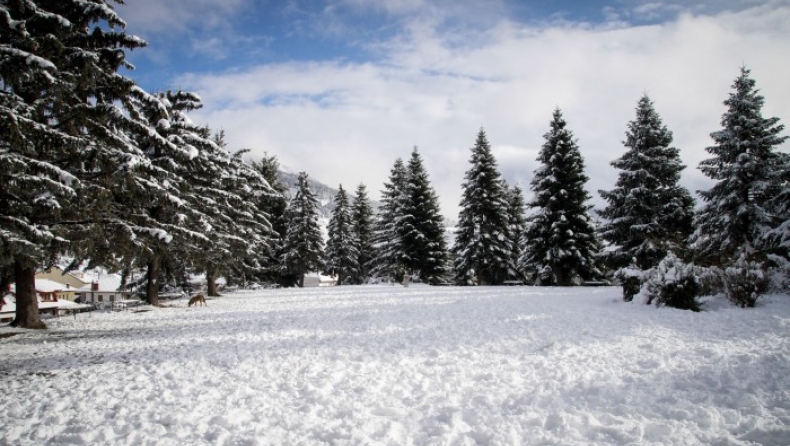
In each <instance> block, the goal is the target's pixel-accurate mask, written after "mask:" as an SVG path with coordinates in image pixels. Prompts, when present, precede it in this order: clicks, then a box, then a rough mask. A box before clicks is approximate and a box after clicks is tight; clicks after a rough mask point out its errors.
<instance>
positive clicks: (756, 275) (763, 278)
mask: <svg viewBox="0 0 790 446" xmlns="http://www.w3.org/2000/svg"><path fill="white" fill-rule="evenodd" d="M721 282H722V286H723V288H724V294H726V295H727V299H729V300H730V302H732V303H733V304H735V305H738V306H739V307H741V308H751V307H754V305H755V304H756V303H757V299H758V298H759V297H760V296H761V295H763V294H765V293H766V292H767V291H768V289H769V288H770V285H771V278H770V276H769V275H768V274H766V270H765V268H764V266H763V265H762V264H761V263H758V262H754V261H749V260H746V259H745V258H744V256H741V257H739V258H738V260H737V261H736V262H735V264H734V265H732V266H729V267H727V268H724V270H723V274H722V278H721Z"/></svg>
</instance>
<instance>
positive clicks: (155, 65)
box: [118, 0, 790, 219]
mask: <svg viewBox="0 0 790 446" xmlns="http://www.w3.org/2000/svg"><path fill="white" fill-rule="evenodd" d="M126 3H127V4H126V5H123V6H118V11H119V13H120V15H121V16H122V17H123V18H124V19H125V20H126V21H127V24H128V26H127V31H128V32H130V33H132V34H136V35H138V36H140V37H142V38H144V39H145V40H147V41H148V43H149V46H148V47H147V48H145V49H142V50H138V51H135V52H133V53H132V54H130V55H129V59H130V60H131V62H132V63H133V64H134V65H135V66H136V67H137V69H136V70H135V71H133V72H131V73H129V76H131V77H132V78H134V79H135V80H137V81H138V83H140V84H141V85H142V86H143V87H145V88H146V89H148V90H149V91H157V90H163V89H176V88H182V89H186V90H190V91H194V92H196V93H198V94H200V95H201V97H202V98H203V101H204V108H203V109H202V110H200V111H199V112H195V113H194V114H193V119H194V120H195V121H197V122H200V123H205V124H209V125H210V126H211V127H212V128H215V129H219V128H222V129H224V130H225V132H226V134H227V137H228V142H229V143H230V146H231V148H235V149H240V148H250V149H252V158H259V157H260V156H261V155H262V154H263V153H264V152H268V153H269V154H274V155H276V156H277V157H278V158H279V160H280V162H281V164H283V165H284V166H286V167H287V168H288V169H290V170H292V171H295V172H297V171H306V172H307V173H308V174H309V175H310V176H311V177H312V178H315V179H317V180H319V181H322V182H325V183H327V184H328V185H330V186H334V187H337V185H338V184H340V183H342V184H343V186H344V187H345V188H346V189H354V188H355V187H356V185H357V184H358V183H360V182H363V183H365V184H366V185H367V186H368V190H369V191H370V193H371V195H372V196H373V198H378V196H379V191H380V190H381V189H382V184H383V182H384V181H386V180H387V178H388V175H389V170H390V168H391V167H392V164H393V162H394V161H395V159H396V158H398V157H403V158H407V157H408V156H409V154H410V153H411V150H412V148H413V147H414V146H417V147H418V148H419V150H420V152H421V153H422V155H423V157H424V158H425V162H426V166H427V169H428V173H429V175H430V178H431V180H432V182H433V184H434V186H435V188H436V190H437V192H438V193H439V195H440V197H441V202H442V211H443V213H444V214H445V215H447V216H448V217H449V218H451V219H454V218H455V217H456V215H457V212H458V201H459V199H460V195H461V183H462V182H463V176H464V172H465V171H466V170H467V168H468V160H469V156H470V151H469V149H470V148H471V147H472V146H473V144H474V141H475V136H476V134H477V132H478V131H479V129H480V128H481V127H482V128H484V129H485V131H486V134H487V135H488V139H489V142H490V143H491V144H492V146H493V149H494V153H495V155H496V157H497V159H498V161H499V166H500V170H501V171H502V173H503V175H504V176H505V178H506V179H507V180H508V181H510V182H511V183H515V184H518V185H520V186H521V187H522V188H524V189H525V196H527V197H530V196H531V193H530V191H529V190H528V189H529V182H530V180H531V178H532V172H533V171H534V170H535V168H536V167H537V162H536V161H535V159H536V157H537V154H538V150H539V149H540V146H541V145H542V144H543V141H544V140H543V134H544V133H546V131H547V130H548V128H549V121H550V119H551V113H552V110H553V109H554V108H555V107H559V108H561V109H562V111H563V113H564V116H565V118H566V120H567V121H568V126H569V128H570V129H571V130H572V131H573V132H574V134H575V136H576V137H577V139H578V143H579V146H580V149H581V152H582V155H583V156H584V158H585V161H586V165H587V173H588V176H589V177H590V182H589V183H588V190H589V192H590V194H591V195H592V196H593V199H592V201H591V202H592V204H593V205H595V206H596V207H600V206H603V205H604V203H603V202H602V200H601V199H600V197H599V195H598V193H597V191H598V190H599V189H611V188H612V187H613V186H614V183H615V181H616V178H617V171H616V170H615V169H613V168H612V167H611V166H610V165H609V163H610V162H611V161H612V160H614V159H616V158H617V157H619V156H620V155H621V154H622V153H623V152H624V150H625V149H624V147H623V145H622V140H623V139H624V132H625V130H626V124H627V123H628V121H630V120H632V119H634V116H635V112H634V108H635V106H636V104H637V101H638V100H639V98H640V97H641V95H642V94H644V93H647V94H649V95H650V97H651V98H652V99H653V101H654V103H655V105H656V109H657V110H658V112H659V114H660V115H661V117H662V118H663V120H664V124H666V125H667V126H668V127H669V129H670V130H671V131H672V132H673V133H674V136H675V141H674V145H675V146H676V147H678V148H680V150H681V154H682V158H683V160H684V162H685V163H686V165H687V166H688V167H687V169H686V170H685V171H684V173H683V179H682V182H683V184H684V185H685V186H686V187H688V188H689V189H690V190H692V191H695V190H698V189H706V188H708V187H709V186H710V184H711V183H710V181H709V180H708V179H707V178H705V177H704V176H702V175H701V174H700V173H699V171H698V170H697V165H698V163H699V162H700V161H701V160H703V159H705V158H707V157H708V154H707V152H705V150H704V149H705V147H707V146H709V145H710V144H711V140H710V137H709V134H710V133H711V132H713V131H715V130H718V129H719V128H720V123H719V122H720V119H721V115H722V113H723V112H724V110H725V109H724V106H723V105H722V101H724V100H725V99H726V98H727V95H728V94H729V92H730V91H731V85H732V82H733V80H734V79H735V78H736V77H737V76H738V74H739V70H740V67H741V66H742V65H746V66H747V67H749V68H750V69H751V70H752V76H753V78H754V79H755V80H756V81H757V86H758V88H760V90H761V91H762V94H763V95H764V96H765V98H766V103H765V107H764V109H763V113H764V116H765V117H769V116H777V117H779V118H780V119H781V122H782V123H784V124H787V123H788V120H790V77H789V76H788V70H790V59H789V58H788V55H789V54H790V0H707V1H694V0H667V1H651V0H608V1H594V0H590V1H588V0H486V1H466V0H335V1H331V0H288V1H285V0H283V1H278V0H268V1H267V0H260V1H255V0H169V1H167V2H163V1H161V0H126ZM785 134H788V132H787V131H786V132H785ZM788 147H790V145H788V144H786V145H785V146H784V147H783V150H788Z"/></svg>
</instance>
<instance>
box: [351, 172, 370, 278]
mask: <svg viewBox="0 0 790 446" xmlns="http://www.w3.org/2000/svg"><path fill="white" fill-rule="evenodd" d="M351 223H352V232H353V234H354V244H355V246H356V249H357V265H359V267H358V269H357V271H356V272H355V273H354V275H352V276H351V277H349V281H350V282H351V283H355V284H362V283H365V282H366V281H367V280H368V279H369V278H370V268H371V262H372V261H373V258H374V256H373V253H374V248H373V208H372V207H371V205H370V200H369V199H368V193H367V189H366V188H365V185H364V184H361V183H360V184H359V186H357V191H356V195H355V196H354V201H353V203H352V204H351Z"/></svg>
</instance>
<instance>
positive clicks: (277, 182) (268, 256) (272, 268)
mask: <svg viewBox="0 0 790 446" xmlns="http://www.w3.org/2000/svg"><path fill="white" fill-rule="evenodd" d="M252 166H253V168H254V169H256V170H257V171H258V172H259V173H260V174H261V176H263V178H264V179H265V180H266V182H268V183H269V185H270V186H271V187H272V189H273V190H274V193H272V194H267V195H264V196H262V197H261V199H260V203H259V204H258V206H259V208H260V209H263V210H265V212H267V213H268V214H269V221H270V222H271V224H272V240H271V242H270V247H269V249H268V250H267V251H266V252H265V254H264V255H263V258H262V259H261V262H262V264H263V271H262V272H261V273H260V274H259V277H260V278H262V279H263V280H264V281H268V282H274V283H278V284H280V285H283V286H293V283H291V282H289V281H286V280H283V279H284V278H283V277H282V276H281V275H280V267H279V265H280V257H281V256H282V244H283V239H284V238H285V233H286V230H287V227H288V221H287V219H286V215H285V211H286V209H287V208H288V199H287V198H286V195H287V193H288V186H286V185H285V184H284V183H283V182H282V179H281V178H280V163H279V161H278V160H277V157H276V156H274V155H271V156H270V155H268V154H264V155H263V158H261V160H260V161H258V162H253V163H252Z"/></svg>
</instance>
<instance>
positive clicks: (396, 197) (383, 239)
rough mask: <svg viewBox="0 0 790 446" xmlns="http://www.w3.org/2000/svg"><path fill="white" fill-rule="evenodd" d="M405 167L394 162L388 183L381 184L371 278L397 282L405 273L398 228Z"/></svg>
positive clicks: (403, 192)
mask: <svg viewBox="0 0 790 446" xmlns="http://www.w3.org/2000/svg"><path fill="white" fill-rule="evenodd" d="M407 176H408V173H407V170H406V166H405V165H404V164H403V160H402V159H400V158H398V159H396V160H395V164H394V165H393V166H392V170H390V178H389V182H387V183H384V190H383V191H382V193H381V206H379V209H378V212H377V214H376V224H375V230H374V233H373V244H374V246H375V248H376V257H375V259H373V261H372V262H371V265H372V267H371V276H373V277H378V278H386V279H390V280H395V281H399V280H401V278H402V277H403V274H405V273H406V272H407V268H408V266H407V265H406V263H405V260H406V258H405V257H406V256H405V254H404V251H403V241H402V239H401V230H400V227H399V224H400V222H401V216H402V215H403V212H402V210H401V206H402V204H403V196H404V194H405V189H406V180H407Z"/></svg>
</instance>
